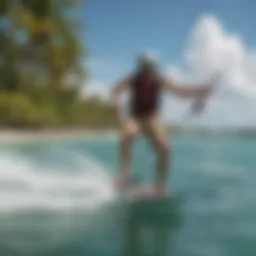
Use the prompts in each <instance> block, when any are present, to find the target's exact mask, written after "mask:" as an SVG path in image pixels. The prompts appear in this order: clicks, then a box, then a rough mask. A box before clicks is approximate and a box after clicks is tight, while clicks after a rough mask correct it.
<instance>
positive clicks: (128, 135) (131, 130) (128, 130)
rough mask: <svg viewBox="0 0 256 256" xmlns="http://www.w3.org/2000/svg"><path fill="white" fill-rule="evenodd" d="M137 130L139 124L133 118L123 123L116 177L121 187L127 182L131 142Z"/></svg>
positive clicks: (138, 129) (138, 130)
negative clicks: (118, 170) (118, 171)
mask: <svg viewBox="0 0 256 256" xmlns="http://www.w3.org/2000/svg"><path fill="white" fill-rule="evenodd" d="M139 132H140V126H139V123H138V122H137V121H136V120H135V119H129V120H127V121H126V122H125V123H124V126H123V128H122V132H121V142H120V159H119V161H120V173H119V177H118V186H119V187H123V186H125V185H127V183H128V182H129V179H130V177H129V176H130V164H131V149H132V142H133V139H134V138H135V137H136V136H137V135H138V134H139Z"/></svg>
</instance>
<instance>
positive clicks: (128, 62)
mask: <svg viewBox="0 0 256 256" xmlns="http://www.w3.org/2000/svg"><path fill="white" fill-rule="evenodd" d="M255 9H256V2H255V1H251V0H243V1H242V0H232V1H231V0H215V1H208V0H193V1H189V0H172V1H171V0H157V1H155V0H130V1H121V0H108V1H102V0H88V1H86V3H85V5H84V6H83V8H82V9H81V12H82V13H83V15H82V16H83V22H84V23H85V24H86V25H85V30H84V33H83V35H82V39H83V42H84V44H85V46H86V48H87V52H88V55H87V57H86V59H85V63H86V65H87V67H88V69H89V72H90V79H89V81H88V82H87V85H86V86H87V93H88V94H89V95H91V94H98V95H100V96H101V97H104V98H107V97H108V93H109V90H110V88H111V87H112V86H113V85H114V83H115V81H117V80H118V79H120V78H121V77H122V76H123V75H124V74H126V73H129V72H130V71H131V70H132V69H133V66H134V64H135V60H136V55H137V54H138V53H140V52H143V51H151V52H154V53H155V54H156V55H157V56H158V59H159V63H160V66H161V68H162V70H163V72H164V73H165V74H166V75H168V76H171V77H173V78H175V79H176V80H177V81H179V82H181V83H188V86H189V85H190V83H195V82H197V83H202V82H206V81H208V80H209V79H210V77H212V76H213V75H214V74H219V75H220V77H221V80H220V82H219V85H218V87H217V86H216V90H215V92H214V94H213V95H212V97H211V98H210V99H209V102H208V104H207V106H206V109H205V111H204V113H203V114H202V115H200V116H198V117H190V118H188V116H189V115H188V112H189V109H190V106H191V103H192V102H191V100H190V101H183V100H180V99H176V98H175V96H174V95H168V96H167V95H166V96H165V97H164V99H163V104H162V105H163V106H162V112H161V116H162V118H163V119H164V121H166V122H168V123H169V122H175V123H183V124H184V123H185V124H187V125H204V126H209V127H244V126H256V116H255V114H254V112H255V109H256V87H255V86H256V84H255V82H254V81H256V34H255V32H254V24H255V22H256V17H255V15H254V10H255Z"/></svg>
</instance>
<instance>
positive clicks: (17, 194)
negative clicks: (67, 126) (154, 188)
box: [0, 150, 115, 212]
mask: <svg viewBox="0 0 256 256" xmlns="http://www.w3.org/2000/svg"><path fill="white" fill-rule="evenodd" d="M66 151H67V150H66ZM62 154H63V155H62V157H63V158H65V161H66V162H68V159H67V157H69V158H70V162H72V160H73V163H76V164H75V165H74V164H73V166H72V169H71V166H69V165H66V164H65V161H63V164H60V165H52V166H51V164H48V165H47V167H46V166H43V165H41V164H40V162H38V161H35V160H33V158H29V157H25V156H24V155H21V154H18V153H13V152H4V151H1V152H0V212H6V211H12V212H15V211H20V210H33V209H34V210H38V209H42V210H68V209H72V210H74V209H81V210H88V209H92V208H95V207H97V206H100V205H102V204H104V203H107V202H109V201H111V200H113V199H114V198H115V191H114V189H113V188H112V187H111V186H110V181H111V180H112V179H111V174H110V172H109V171H108V169H107V168H106V167H104V166H103V164H101V163H100V162H99V161H98V160H97V159H95V158H93V157H91V156H90V155H88V154H86V153H85V154H81V152H76V153H74V152H73V151H72V152H71V151H70V152H64V151H62ZM51 155H52V157H54V152H51ZM74 157H75V159H74Z"/></svg>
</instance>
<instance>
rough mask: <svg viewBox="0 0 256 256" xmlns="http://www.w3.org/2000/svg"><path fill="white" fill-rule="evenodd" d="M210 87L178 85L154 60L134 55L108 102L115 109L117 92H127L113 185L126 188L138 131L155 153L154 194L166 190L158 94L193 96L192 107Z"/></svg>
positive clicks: (166, 158)
mask: <svg viewBox="0 0 256 256" xmlns="http://www.w3.org/2000/svg"><path fill="white" fill-rule="evenodd" d="M211 88H212V87H211V85H210V86H205V85H202V86H189V87H188V86H186V87H185V86H180V85H179V84H177V83H176V82H175V81H174V80H173V79H172V78H168V77H166V76H164V75H163V74H162V73H161V72H160V70H159V68H158V65H157V61H156V59H155V58H154V57H153V56H152V55H150V54H148V53H142V54H140V55H139V57H138V65H137V68H136V70H135V72H133V73H132V74H131V75H128V76H126V77H124V78H123V79H121V80H120V81H119V82H118V83H117V84H116V85H115V86H114V88H113V89H112V91H111V102H112V104H113V107H114V108H115V110H116V111H119V108H120V95H121V93H122V92H124V91H129V92H130V101H129V109H130V111H129V116H128V118H127V119H126V120H125V121H124V123H123V126H122V130H121V142H120V170H119V171H120V172H119V174H118V178H117V182H116V185H117V186H118V187H122V188H124V187H126V186H127V185H128V184H129V181H130V178H131V177H130V163H131V147H132V142H133V140H134V139H135V138H136V137H137V136H138V135H140V134H143V135H146V136H147V138H148V139H150V140H151V142H152V143H153V146H154V148H155V150H156V153H157V166H156V180H155V187H154V193H156V194H157V195H162V194H164V193H165V192H166V181H167V178H168V174H169V162H170V161H169V160H170V155H171V154H170V148H169V143H168V136H167V132H166V127H165V126H164V124H163V123H162V122H161V120H160V117H159V110H160V109H159V106H160V96H161V93H162V92H170V93H172V94H175V95H177V96H178V97H181V98H191V97H193V98H196V99H197V101H198V102H199V103H200V104H196V105H195V106H196V107H195V110H196V111H198V110H199V109H198V108H199V107H200V108H203V105H204V104H202V103H203V102H204V101H205V99H206V98H207V96H208V95H209V94H210V92H211Z"/></svg>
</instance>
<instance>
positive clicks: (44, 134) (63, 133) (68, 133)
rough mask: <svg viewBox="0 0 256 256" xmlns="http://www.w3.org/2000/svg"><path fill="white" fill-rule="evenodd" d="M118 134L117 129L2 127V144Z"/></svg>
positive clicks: (0, 136) (111, 136) (95, 137)
mask: <svg viewBox="0 0 256 256" xmlns="http://www.w3.org/2000/svg"><path fill="white" fill-rule="evenodd" d="M117 134H118V130H117V129H102V130H97V129H40V130H26V129H24V130H22V129H21V130H17V129H15V130H14V129H2V130H1V129H0V144H3V143H16V142H17V143H19V142H33V141H35V142H37V141H42V140H51V141H52V140H62V139H78V138H84V139H100V138H106V137H110V138H114V137H116V136H117Z"/></svg>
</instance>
